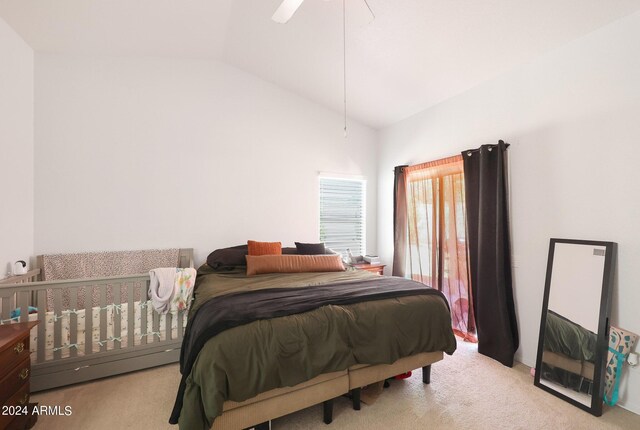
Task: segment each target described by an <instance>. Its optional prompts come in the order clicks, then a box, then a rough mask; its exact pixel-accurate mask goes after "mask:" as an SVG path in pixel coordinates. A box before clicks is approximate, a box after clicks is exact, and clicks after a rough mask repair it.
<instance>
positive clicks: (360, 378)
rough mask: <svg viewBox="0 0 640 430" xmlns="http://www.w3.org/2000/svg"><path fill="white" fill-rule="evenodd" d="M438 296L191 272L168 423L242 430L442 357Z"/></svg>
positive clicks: (285, 277)
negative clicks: (177, 385)
mask: <svg viewBox="0 0 640 430" xmlns="http://www.w3.org/2000/svg"><path fill="white" fill-rule="evenodd" d="M455 348H456V341H455V337H454V335H453V331H452V329H451V317H450V311H449V308H448V304H447V302H446V299H445V298H444V296H442V294H440V293H439V292H438V291H435V290H433V289H431V288H428V287H426V286H425V285H423V284H420V283H417V282H415V281H411V280H406V279H402V278H394V277H381V276H378V275H375V274H372V273H369V272H366V271H360V270H355V269H347V270H345V271H342V272H313V273H277V274H261V275H257V276H253V277H248V276H247V272H246V268H243V267H225V268H223V269H220V268H219V267H218V268H216V267H215V266H212V265H210V264H204V265H203V266H201V267H200V268H199V269H198V277H197V279H196V285H195V299H194V302H193V305H192V307H191V310H190V314H189V324H188V327H187V330H186V333H185V337H184V340H183V345H182V348H181V360H180V363H181V372H182V381H181V384H180V388H179V390H178V393H177V396H176V403H175V406H174V409H173V412H172V415H171V418H170V422H171V423H173V424H179V427H180V428H181V429H201V428H202V429H205V428H206V429H208V428H213V429H228V430H231V429H243V428H249V427H252V426H255V425H259V424H261V423H263V422H265V421H268V420H271V419H274V418H277V417H279V416H282V415H286V414H288V413H291V412H294V411H296V410H299V409H302V408H305V407H308V406H311V405H314V404H318V403H323V404H324V415H325V422H330V421H331V399H333V398H335V397H338V396H340V395H342V394H345V393H348V392H351V393H352V396H353V399H354V408H355V409H359V401H358V394H359V389H360V388H361V387H363V386H365V385H368V384H370V383H373V382H378V381H381V380H384V379H386V378H388V377H391V376H394V375H397V374H400V373H404V372H407V371H409V370H413V369H417V368H420V367H422V368H423V381H424V382H425V383H428V382H429V370H430V365H431V364H432V363H434V362H436V361H438V360H440V359H442V357H443V354H444V353H447V354H452V353H453V352H454V351H455Z"/></svg>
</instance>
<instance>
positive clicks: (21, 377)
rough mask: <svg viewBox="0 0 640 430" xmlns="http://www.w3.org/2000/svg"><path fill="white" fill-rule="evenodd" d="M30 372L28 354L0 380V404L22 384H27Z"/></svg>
mask: <svg viewBox="0 0 640 430" xmlns="http://www.w3.org/2000/svg"><path fill="white" fill-rule="evenodd" d="M30 373H31V361H30V360H29V356H27V357H26V358H25V359H24V360H22V362H20V363H18V365H17V366H15V367H14V368H13V369H11V370H10V371H9V373H7V374H6V375H5V377H4V378H2V380H1V381H0V404H4V403H5V402H6V401H7V399H9V398H10V397H12V396H13V395H14V394H15V393H16V391H18V390H19V389H20V388H21V387H22V386H23V385H26V386H28V382H29V374H30Z"/></svg>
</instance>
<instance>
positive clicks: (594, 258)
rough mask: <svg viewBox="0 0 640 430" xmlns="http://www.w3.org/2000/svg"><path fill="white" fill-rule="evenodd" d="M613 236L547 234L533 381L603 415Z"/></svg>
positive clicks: (614, 252) (613, 256)
mask: <svg viewBox="0 0 640 430" xmlns="http://www.w3.org/2000/svg"><path fill="white" fill-rule="evenodd" d="M616 253H617V245H616V244H615V243H614V242H599V241H590V240H572V239H551V241H550V244H549V259H548V261H547V276H546V281H545V289H544V302H543V305H542V318H541V323H540V337H539V341H538V356H537V360H536V373H535V382H534V384H535V385H536V386H537V387H540V388H542V389H543V390H545V391H548V392H549V393H551V394H553V395H555V396H557V397H560V398H561V399H563V400H566V401H567V402H570V403H572V404H574V405H575V406H577V407H579V408H581V409H584V410H585V411H587V412H590V413H592V414H593V415H596V416H600V415H602V395H603V390H604V377H605V374H604V372H605V365H606V359H607V349H608V343H609V339H608V336H609V314H610V309H611V293H612V289H613V275H614V267H615V263H616Z"/></svg>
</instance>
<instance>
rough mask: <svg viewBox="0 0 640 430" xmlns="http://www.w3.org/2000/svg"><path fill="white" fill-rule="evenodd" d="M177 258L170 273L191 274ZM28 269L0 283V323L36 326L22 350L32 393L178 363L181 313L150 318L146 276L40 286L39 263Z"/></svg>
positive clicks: (188, 261) (181, 253) (182, 252)
mask: <svg viewBox="0 0 640 430" xmlns="http://www.w3.org/2000/svg"><path fill="white" fill-rule="evenodd" d="M139 252H142V253H144V252H145V251H139ZM74 255H77V254H74ZM177 255H178V261H177V262H176V264H174V265H172V267H173V266H177V267H193V249H190V248H185V249H179V250H177ZM36 266H37V267H36V268H35V269H34V270H31V271H29V272H27V273H26V274H24V275H18V276H13V277H10V278H7V279H4V280H1V281H0V323H1V324H13V323H17V322H27V321H36V320H37V321H39V324H38V325H37V326H35V327H34V328H33V329H32V330H31V338H30V342H29V344H30V349H31V352H32V353H31V391H32V392H35V391H42V390H47V389H50V388H55V387H61V386H65V385H70V384H75V383H79V382H85V381H90V380H93V379H98V378H103V377H107V376H113V375H117V374H121V373H126V372H131V371H135V370H141V369H145V368H149V367H155V366H160V365H163V364H168V363H173V362H177V361H178V360H179V357H180V346H181V344H182V337H183V333H184V328H185V327H186V318H187V311H182V310H178V309H176V308H175V306H174V307H173V308H172V309H171V310H170V311H169V312H167V313H166V314H159V313H157V312H156V311H155V310H154V309H153V306H152V305H151V301H150V300H148V289H149V274H148V272H146V273H140V274H131V275H118V276H103V277H89V278H83V279H63V280H46V276H45V272H44V265H43V257H42V256H39V257H38V258H37V265H36ZM150 268H153V267H150ZM42 279H45V280H42ZM18 310H19V312H18Z"/></svg>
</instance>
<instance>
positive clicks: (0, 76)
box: [0, 18, 33, 278]
mask: <svg viewBox="0 0 640 430" xmlns="http://www.w3.org/2000/svg"><path fill="white" fill-rule="evenodd" d="M0 184H2V190H1V191H0V195H1V197H0V200H2V203H0V278H4V277H5V276H6V274H7V271H8V270H11V268H12V264H11V263H12V262H14V261H16V260H27V261H28V260H29V257H30V256H31V254H33V50H32V49H31V48H30V47H29V45H27V44H26V43H25V42H24V41H23V40H22V39H21V38H20V36H18V35H17V34H16V33H15V32H14V31H13V29H12V28H11V27H9V25H8V24H7V23H6V22H5V21H4V20H2V18H0Z"/></svg>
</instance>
